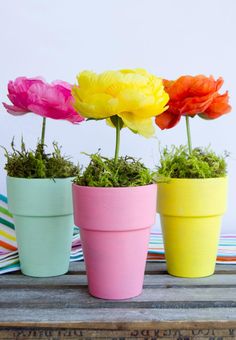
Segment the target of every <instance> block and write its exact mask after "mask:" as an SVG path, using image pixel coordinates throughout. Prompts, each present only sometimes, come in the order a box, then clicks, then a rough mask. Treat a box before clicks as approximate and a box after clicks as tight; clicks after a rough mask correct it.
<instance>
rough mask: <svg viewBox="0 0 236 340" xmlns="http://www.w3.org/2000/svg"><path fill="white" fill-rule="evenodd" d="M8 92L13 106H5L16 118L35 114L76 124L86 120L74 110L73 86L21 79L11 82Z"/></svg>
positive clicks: (63, 83) (38, 79)
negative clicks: (29, 113) (28, 113)
mask: <svg viewBox="0 0 236 340" xmlns="http://www.w3.org/2000/svg"><path fill="white" fill-rule="evenodd" d="M8 92H9V93H8V98H9V99H10V101H11V102H12V104H13V105H8V104H6V103H3V105H4V107H5V108H6V109H7V111H8V112H9V113H11V114H13V115H15V116H18V115H23V114H26V113H27V112H33V113H36V114H38V115H40V116H42V117H47V118H52V119H63V120H68V121H70V122H71V123H74V124H77V123H79V122H81V121H83V120H84V118H83V117H81V116H80V115H79V114H78V113H77V112H76V111H75V109H74V108H73V97H72V95H71V85H70V84H68V83H66V82H63V81H56V82H53V83H52V84H48V83H46V82H45V81H44V80H42V79H40V78H31V79H29V78H25V77H19V78H17V79H16V80H15V81H14V82H13V81H10V82H9V84H8Z"/></svg>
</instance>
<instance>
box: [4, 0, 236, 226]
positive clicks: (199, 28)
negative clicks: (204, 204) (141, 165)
mask: <svg viewBox="0 0 236 340" xmlns="http://www.w3.org/2000/svg"><path fill="white" fill-rule="evenodd" d="M235 17H236V1H235V0H224V1H223V0H198V1H189V0H178V1H176V0H165V1H160V0H98V1H96V0H86V1H85V0H67V1H66V0H50V1H49V0H34V1H32V0H21V1H19V0H7V1H6V0H0V46H1V49H0V67H1V72H0V101H6V92H7V91H6V88H7V83H8V80H10V79H14V78H16V77H17V76H20V75H24V76H28V77H31V76H38V75H41V76H44V77H45V78H46V79H47V80H48V81H52V80H55V79H63V80H66V81H68V82H71V83H74V82H75V76H76V74H77V73H78V72H80V71H81V70H84V69H91V70H94V71H97V72H100V71H104V70H107V69H119V68H134V67H143V68H146V69H147V70H149V71H150V72H153V73H154V74H156V75H158V76H161V77H166V78H169V79H174V78H176V77H178V76H180V75H182V74H193V75H195V74H199V73H203V74H205V75H210V74H212V75H214V76H215V77H218V76H223V77H224V79H225V85H224V89H223V90H225V89H228V90H229V91H230V95H231V104H232V106H233V107H235V106H236V103H235V101H236V96H235V89H236V71H235V63H236V45H235V35H236V20H235ZM40 125H41V118H40V117H37V116H34V115H33V114H28V115H25V116H24V117H19V118H17V117H16V118H15V117H12V116H10V115H9V114H7V113H6V112H5V111H4V109H3V108H1V109H0V144H1V145H4V146H6V147H7V148H8V147H9V145H10V142H11V139H12V137H13V136H15V138H16V143H17V144H19V141H20V138H21V136H22V135H23V136H24V139H25V141H26V143H27V145H28V146H29V147H31V148H33V147H34V146H35V143H36V140H37V138H38V137H39V135H40V128H41V126H40ZM191 128H192V139H193V144H194V146H205V145H208V144H211V145H212V147H213V148H214V149H215V150H216V151H217V152H219V153H221V152H223V151H224V150H225V149H226V150H228V151H230V152H231V158H230V159H229V177H230V191H229V209H228V212H227V214H226V216H225V218H224V221H223V231H224V232H236V228H235V223H236V117H235V113H234V110H233V111H232V113H231V114H229V115H226V116H224V117H221V118H220V119H218V120H215V121H210V122H208V121H204V120H201V119H199V118H196V119H194V120H192V121H191ZM114 139H115V134H114V130H113V129H111V128H109V127H107V126H106V125H105V123H103V122H89V123H87V124H82V125H80V126H73V125H71V124H70V123H67V122H62V121H52V120H51V121H49V120H48V124H47V134H46V141H47V143H48V145H50V143H51V142H52V141H53V140H57V141H58V142H59V143H60V144H61V145H63V150H64V152H65V153H67V154H70V155H71V156H72V158H73V159H74V160H75V161H79V162H80V163H81V164H86V163H87V161H88V159H87V158H86V156H84V155H81V152H82V151H86V152H88V153H92V152H96V151H97V150H98V148H101V149H102V153H103V154H104V155H106V156H112V155H113V152H114ZM159 141H161V144H162V145H163V146H164V145H165V144H168V145H170V144H181V143H182V144H183V143H185V142H186V135H185V126H184V121H182V122H181V123H180V124H179V125H178V126H177V127H175V128H174V129H172V130H167V131H161V130H159V129H158V128H157V129H156V138H152V139H149V140H145V139H144V138H142V137H139V136H137V135H134V134H132V133H131V132H130V131H128V130H124V131H123V132H122V140H121V153H122V154H123V155H125V154H128V155H133V156H136V157H140V158H142V159H143V160H144V162H145V163H146V164H147V165H148V166H150V167H151V168H154V167H155V165H156V164H157V163H158V159H159V152H158V143H159ZM4 162H5V160H4V157H3V152H2V151H0V192H3V193H5V190H6V188H5V172H4V170H3V167H4ZM158 224H159V223H158Z"/></svg>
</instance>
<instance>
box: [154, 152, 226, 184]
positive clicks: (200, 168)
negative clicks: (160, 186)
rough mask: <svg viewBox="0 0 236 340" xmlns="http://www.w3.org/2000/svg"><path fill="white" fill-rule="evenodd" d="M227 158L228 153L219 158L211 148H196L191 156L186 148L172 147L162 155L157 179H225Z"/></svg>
mask: <svg viewBox="0 0 236 340" xmlns="http://www.w3.org/2000/svg"><path fill="white" fill-rule="evenodd" d="M227 156H228V154H227V153H225V154H224V155H223V156H218V155H216V154H215V153H214V152H213V151H212V150H209V148H195V149H193V151H192V153H191V155H189V153H188V149H187V147H185V146H180V147H176V146H172V147H171V148H170V149H168V148H167V147H166V148H164V150H163V151H162V153H161V159H160V165H159V166H158V168H157V177H158V180H160V181H161V179H163V178H216V177H225V176H226V174H227V164H226V161H225V159H226V157H227Z"/></svg>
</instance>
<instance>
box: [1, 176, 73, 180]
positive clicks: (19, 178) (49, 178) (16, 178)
mask: <svg viewBox="0 0 236 340" xmlns="http://www.w3.org/2000/svg"><path fill="white" fill-rule="evenodd" d="M7 178H10V179H14V180H19V181H35V182H36V181H51V180H52V181H54V180H55V181H61V180H66V179H67V180H68V179H71V180H73V179H74V178H75V176H73V177H64V178H61V177H55V178H52V177H48V178H26V177H13V176H8V175H7Z"/></svg>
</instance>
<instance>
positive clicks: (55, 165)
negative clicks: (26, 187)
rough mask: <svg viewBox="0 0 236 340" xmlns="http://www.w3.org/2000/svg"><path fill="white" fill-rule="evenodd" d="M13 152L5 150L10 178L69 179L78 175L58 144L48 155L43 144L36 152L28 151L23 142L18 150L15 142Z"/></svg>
mask: <svg viewBox="0 0 236 340" xmlns="http://www.w3.org/2000/svg"><path fill="white" fill-rule="evenodd" d="M11 147H12V152H11V153H10V152H8V151H7V150H6V149H4V150H5V156H6V158H7V162H6V165H5V170H6V171H7V174H8V176H11V177H19V178H67V177H74V176H76V175H77V174H78V167H76V166H75V165H74V164H73V163H72V162H71V161H70V160H69V158H68V157H65V156H63V155H62V154H61V149H60V148H59V147H58V144H57V143H53V152H52V153H51V154H46V153H45V151H44V147H43V146H42V144H40V143H39V144H38V145H37V147H36V150H35V151H32V150H30V151H28V150H26V147H25V143H24V142H23V140H22V142H21V149H20V150H16V149H15V146H14V140H13V141H12V144H11Z"/></svg>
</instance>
